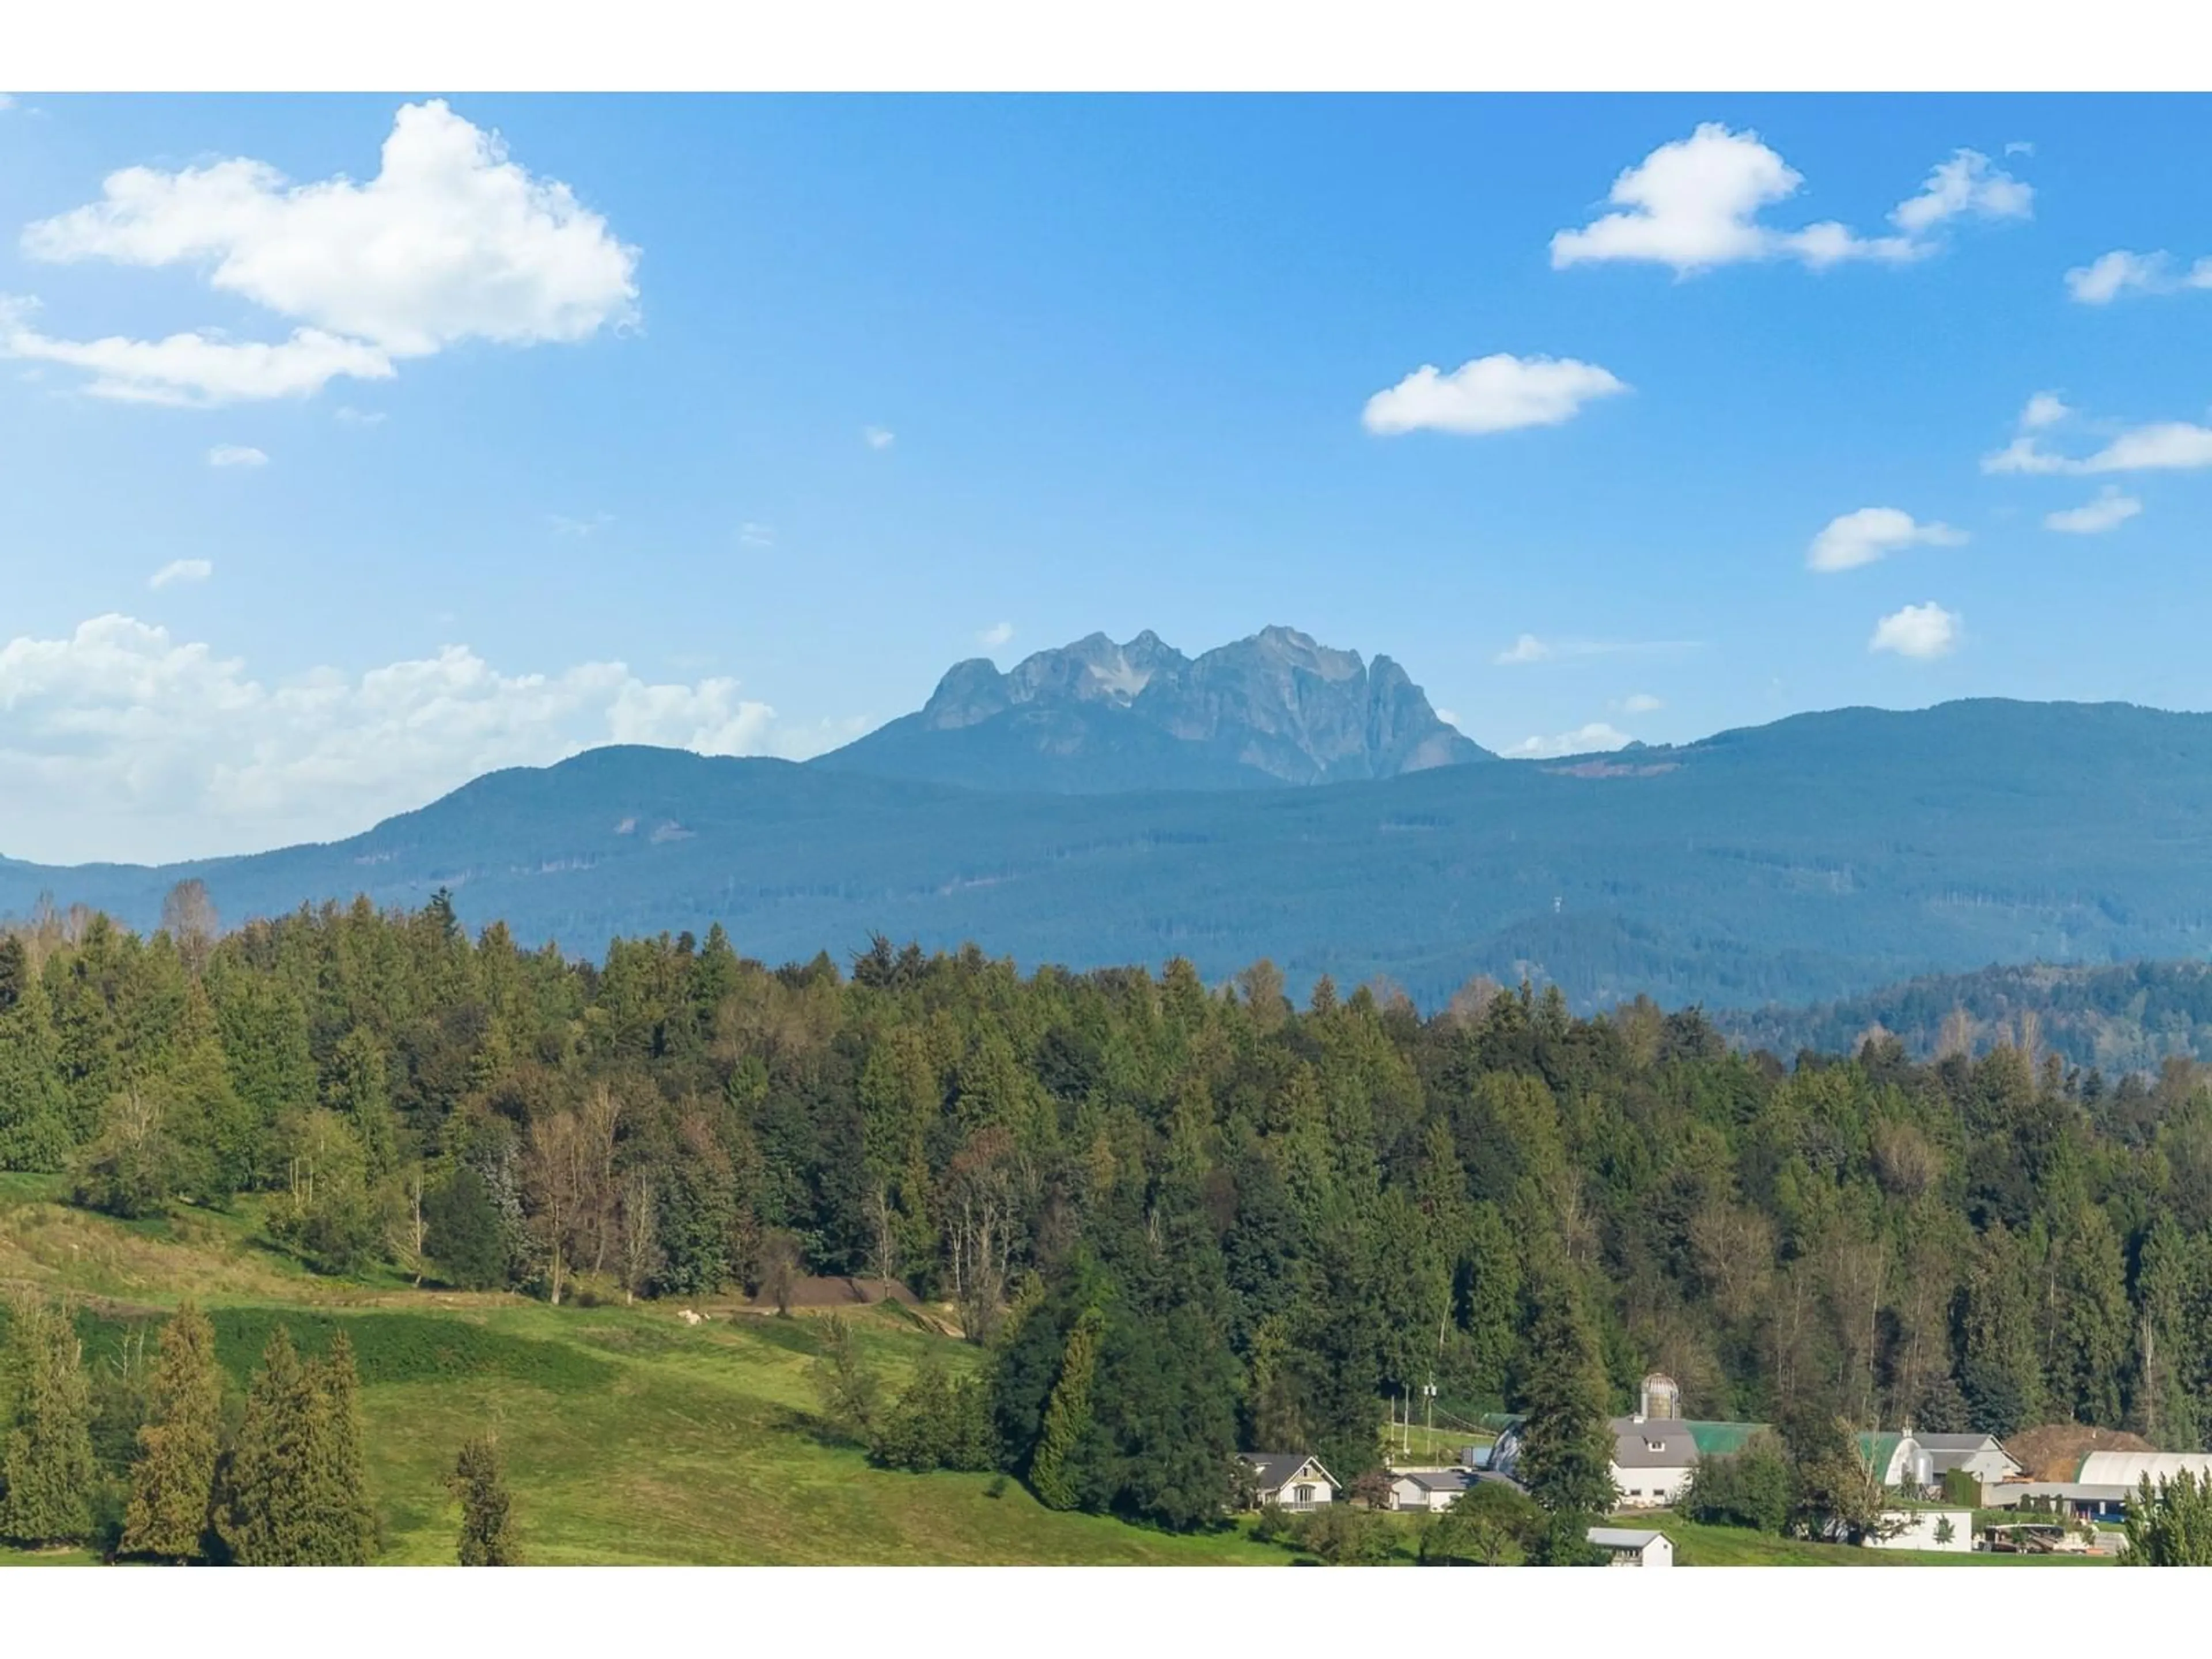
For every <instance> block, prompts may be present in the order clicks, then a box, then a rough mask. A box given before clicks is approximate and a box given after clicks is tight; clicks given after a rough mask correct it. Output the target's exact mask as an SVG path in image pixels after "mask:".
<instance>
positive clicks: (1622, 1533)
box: [1583, 1527, 1674, 1567]
mask: <svg viewBox="0 0 2212 1659" xmlns="http://www.w3.org/2000/svg"><path fill="white" fill-rule="evenodd" d="M1583 1536H1584V1537H1586V1538H1588V1539H1589V1541H1590V1542H1591V1543H1593V1544H1595V1545H1596V1546H1597V1547H1599V1548H1600V1549H1601V1550H1603V1551H1604V1552H1605V1553H1607V1555H1609V1556H1611V1557H1612V1558H1613V1559H1612V1560H1611V1562H1610V1563H1608V1565H1612V1566H1616V1567H1671V1566H1673V1565H1674V1542H1673V1541H1672V1540H1670V1539H1669V1538H1668V1536H1667V1534H1665V1533H1663V1532H1652V1531H1649V1530H1647V1529H1646V1528H1642V1527H1592V1528H1590V1529H1589V1532H1587V1533H1585V1534H1583Z"/></svg>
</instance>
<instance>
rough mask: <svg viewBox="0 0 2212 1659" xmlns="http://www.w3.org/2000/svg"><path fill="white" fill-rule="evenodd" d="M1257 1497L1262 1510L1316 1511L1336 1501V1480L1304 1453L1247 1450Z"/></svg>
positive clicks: (1245, 1455)
mask: <svg viewBox="0 0 2212 1659" xmlns="http://www.w3.org/2000/svg"><path fill="white" fill-rule="evenodd" d="M1244 1465H1245V1467H1246V1468H1249V1469H1250V1470H1251V1471H1252V1485H1253V1487H1254V1496H1255V1501H1256V1502H1257V1503H1258V1504H1260V1506H1261V1508H1262V1509H1265V1508H1266V1507H1267V1506H1268V1505H1269V1504H1273V1505H1274V1506H1275V1507H1277V1508H1279V1509H1285V1510H1317V1509H1322V1508H1325V1507H1326V1506H1327V1505H1328V1504H1334V1502H1335V1501H1336V1481H1335V1480H1334V1477H1332V1476H1331V1475H1330V1474H1329V1472H1328V1470H1327V1469H1325V1468H1322V1466H1321V1459H1319V1458H1318V1457H1309V1456H1308V1455H1306V1454H1305V1453H1304V1452H1247V1453H1245V1454H1244Z"/></svg>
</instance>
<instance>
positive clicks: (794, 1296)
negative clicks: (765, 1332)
mask: <svg viewBox="0 0 2212 1659" xmlns="http://www.w3.org/2000/svg"><path fill="white" fill-rule="evenodd" d="M884 1301H890V1302H896V1303H897V1304H899V1305H900V1306H902V1307H906V1308H920V1307H921V1303H920V1302H919V1301H917V1300H916V1299H915V1294H914V1292H913V1291H909V1290H908V1289H907V1287H906V1286H905V1285H902V1284H900V1283H899V1282H898V1281H897V1280H896V1279H893V1280H892V1281H891V1283H890V1290H889V1291H888V1292H886V1291H885V1290H884V1281H883V1280H882V1279H836V1278H830V1277H827V1276H823V1275H810V1276H809V1277H807V1278H805V1279H794V1280H793V1281H792V1285H791V1297H790V1302H791V1305H792V1307H793V1308H794V1309H799V1308H865V1307H867V1306H869V1305H870V1304H873V1303H877V1302H884ZM743 1305H744V1306H746V1307H750V1308H769V1309H773V1308H774V1307H775V1297H772V1296H769V1295H767V1294H765V1293H763V1294H762V1295H759V1296H757V1297H753V1298H752V1299H751V1301H750V1302H748V1303H745V1304H743Z"/></svg>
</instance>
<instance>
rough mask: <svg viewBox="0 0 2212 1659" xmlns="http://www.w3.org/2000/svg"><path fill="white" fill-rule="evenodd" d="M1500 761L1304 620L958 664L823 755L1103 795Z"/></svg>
mask: <svg viewBox="0 0 2212 1659" xmlns="http://www.w3.org/2000/svg"><path fill="white" fill-rule="evenodd" d="M1492 758H1494V757H1492V755H1491V754H1490V752H1489V751H1488V750H1485V749H1483V748H1482V747H1480V745H1479V744H1475V743H1474V742H1472V741H1470V740H1469V739H1468V738H1465V737H1463V736H1462V735H1461V734H1460V733H1459V732H1456V731H1455V730H1454V729H1453V728H1452V727H1451V726H1449V725H1447V724H1446V723H1445V722H1444V721H1443V720H1441V719H1440V718H1438V716H1437V712H1436V710H1435V709H1434V708H1431V707H1430V705H1429V700H1428V698H1427V697H1426V696H1425V695H1424V694H1423V693H1422V691H1421V689H1420V688H1419V686H1417V685H1415V684H1413V680H1412V679H1411V678H1409V677H1408V676H1407V673H1406V671H1405V670H1404V669H1403V668H1401V667H1400V666H1399V665H1398V664H1396V663H1395V662H1394V661H1392V660H1391V659H1389V657H1386V656H1385V657H1377V658H1376V659H1375V660H1374V662H1373V664H1372V665H1370V664H1368V663H1366V662H1364V661H1363V660H1362V659H1361V658H1360V655H1359V653H1358V652H1356V651H1340V650H1336V649H1334V648H1333V647H1328V646H1325V645H1322V644H1321V643H1319V642H1318V641H1316V640H1314V639H1313V638H1312V636H1311V635H1306V634H1302V633H1300V632H1299V631H1298V630H1297V629H1292V628H1283V627H1268V628H1263V629H1261V630H1260V632H1258V633H1257V634H1255V635H1252V636H1251V637H1250V638H1249V639H1243V640H1238V641H1234V642H1232V643H1231V644H1229V645H1225V646H1219V647H1215V648H1214V649H1213V650H1211V651H1207V652H1205V653H1201V654H1200V655H1199V656H1197V657H1188V656H1185V655H1184V654H1183V653H1182V652H1181V651H1178V650H1176V648H1175V647H1173V646H1171V645H1169V644H1167V643H1166V642H1165V641H1163V640H1162V639H1161V638H1160V637H1159V635H1157V634H1155V633H1153V632H1152V630H1151V629H1146V630H1145V631H1144V632H1143V633H1141V634H1139V635H1137V636H1136V637H1135V638H1134V639H1132V640H1129V641H1126V642H1123V643H1120V644H1117V643H1115V641H1113V640H1111V639H1109V638H1108V637H1107V636H1106V635H1103V634H1092V635H1088V636H1087V637H1085V638H1084V639H1080V640H1078V641H1075V642H1074V643H1073V644H1072V645H1065V646H1061V647H1057V648H1055V649H1053V650H1049V651H1039V652H1036V653H1032V654H1031V655H1030V656H1028V657H1025V658H1024V659H1022V660H1021V661H1020V662H1018V663H1017V664H1015V665H1014V666H1013V667H1012V668H1011V669H1009V670H1006V671H1004V672H1001V671H1000V670H999V668H998V666H997V665H995V664H994V663H992V662H991V661H990V660H989V659H986V658H981V657H977V658H972V659H969V660H968V661H965V662H961V663H956V664H954V665H953V666H952V667H951V669H950V670H949V671H947V672H946V673H945V678H943V679H942V680H940V681H939V683H938V686H937V690H935V691H934V692H933V694H932V695H931V696H930V699H929V701H928V702H927V703H926V704H924V705H923V707H922V708H921V710H920V711H919V712H918V713H915V714H908V715H906V716H904V717H903V718H902V719H899V720H893V721H891V722H890V724H889V725H887V726H882V727H879V728H878V730H876V731H874V732H870V733H869V734H868V735H867V736H866V737H864V738H860V739H859V740H858V741H856V742H854V743H851V744H847V745H846V746H845V747H844V748H842V749H840V750H836V751H834V752H833V753H830V754H828V755H824V756H822V757H819V758H818V759H817V760H816V761H814V762H812V763H811V764H813V765H815V766H817V767H819V768H821V769H823V770H825V771H845V772H866V773H871V774H873V775H878V776H883V777H898V778H910V779H915V780H920V781H929V782H937V783H954V784H960V785H963V786H965V787H970V788H985V789H1030V790H1043V791H1046V792H1048V793H1056V794H1092V793H1115V792H1120V791H1126V790H1140V789H1244V788H1268V787H1280V786H1283V785H1297V784H1312V783H1340V782H1346V781H1353V780H1365V779H1375V778H1392V777H1399V776H1401V775H1405V774H1407V773H1409V772H1420V771H1427V770H1430V769H1433V768H1436V767H1439V766H1456V765H1462V764H1465V763H1468V762H1472V761H1480V760H1489V759H1492Z"/></svg>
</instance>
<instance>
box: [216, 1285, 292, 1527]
mask: <svg viewBox="0 0 2212 1659" xmlns="http://www.w3.org/2000/svg"><path fill="white" fill-rule="evenodd" d="M316 1415H317V1403H316V1399H315V1389H314V1385H313V1381H312V1379H311V1378H310V1377H309V1376H308V1375H307V1370H305V1368H303V1367H302V1366H301V1364H300V1356H299V1354H298V1352H296V1351H295V1349H294V1348H293V1346H292V1336H291V1333H290V1332H289V1331H287V1330H286V1329H285V1328H284V1327H283V1326H282V1325H279V1326H278V1327H277V1328H276V1330H275V1331H274V1332H273V1333H272V1334H270V1338H269V1344H268V1346H266V1347H265V1348H264V1349H263V1350H262V1354H261V1369H260V1370H258V1371H257V1372H256V1373H254V1377H253V1382H252V1386H251V1387H250V1388H248V1389H247V1390H246V1418H245V1421H244V1422H243V1423H242V1424H241V1425H240V1428H239V1432H238V1449H237V1451H236V1452H235V1454H234V1455H233V1456H232V1459H231V1463H230V1469H229V1479H228V1481H227V1483H226V1487H227V1490H226V1492H225V1497H224V1503H223V1505H222V1510H221V1512H220V1514H219V1515H218V1516H217V1519H216V1531H217V1533H218V1534H220V1535H221V1537H222V1541H223V1544H224V1546H225V1547H226V1548H228V1551H229V1553H230V1558H231V1559H232V1560H234V1561H235V1562H237V1563H238V1565H240V1566H246V1567H289V1566H304V1565H317V1562H316V1558H315V1556H314V1554H313V1544H312V1541H311V1539H310V1536H309V1534H308V1525H309V1522H310V1517H311V1516H312V1513H313V1505H312V1504H311V1502H310V1492H309V1474H308V1469H309V1460H310V1456H311V1451H312V1442H313V1437H314V1434H315V1427H316V1425H315V1420H314V1419H315V1417H316Z"/></svg>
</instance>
